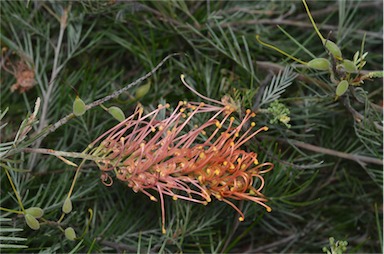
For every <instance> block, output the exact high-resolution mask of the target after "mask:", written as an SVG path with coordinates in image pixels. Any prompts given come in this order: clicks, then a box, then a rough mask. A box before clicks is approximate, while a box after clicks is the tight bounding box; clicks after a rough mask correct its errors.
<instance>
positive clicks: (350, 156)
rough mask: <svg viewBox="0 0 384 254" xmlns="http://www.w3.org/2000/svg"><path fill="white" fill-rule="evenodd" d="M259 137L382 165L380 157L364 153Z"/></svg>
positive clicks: (290, 140)
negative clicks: (351, 152) (345, 151)
mask: <svg viewBox="0 0 384 254" xmlns="http://www.w3.org/2000/svg"><path fill="white" fill-rule="evenodd" d="M259 138H262V139H268V140H277V141H279V142H284V143H289V144H291V145H295V146H297V147H301V148H304V149H307V150H310V151H313V152H317V153H322V154H327V155H331V156H336V157H339V158H343V159H347V160H352V161H356V162H357V163H359V164H361V163H372V164H377V165H383V160H382V159H378V158H372V157H368V156H364V155H358V154H350V153H344V152H340V151H336V150H332V149H329V148H324V147H320V146H315V145H311V144H308V143H304V142H302V141H297V140H293V139H287V140H285V139H280V138H278V139H275V138H273V137H269V136H266V135H263V136H261V135H260V136H259Z"/></svg>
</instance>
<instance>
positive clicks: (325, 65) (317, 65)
mask: <svg viewBox="0 0 384 254" xmlns="http://www.w3.org/2000/svg"><path fill="white" fill-rule="evenodd" d="M307 65H308V67H310V68H313V69H316V70H321V71H327V70H329V68H330V67H331V63H330V62H329V61H328V59H325V58H315V59H312V60H311V61H309V62H308V64H307Z"/></svg>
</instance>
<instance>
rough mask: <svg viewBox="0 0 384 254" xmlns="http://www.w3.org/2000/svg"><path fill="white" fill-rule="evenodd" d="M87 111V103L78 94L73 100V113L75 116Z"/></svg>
mask: <svg viewBox="0 0 384 254" xmlns="http://www.w3.org/2000/svg"><path fill="white" fill-rule="evenodd" d="M85 111H86V107H85V103H84V101H83V100H82V99H80V97H79V96H76V99H75V101H74V102H73V114H74V115H75V116H81V115H84V113H85Z"/></svg>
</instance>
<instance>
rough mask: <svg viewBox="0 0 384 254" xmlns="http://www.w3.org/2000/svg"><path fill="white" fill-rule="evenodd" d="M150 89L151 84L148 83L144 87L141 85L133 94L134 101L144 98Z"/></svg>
mask: <svg viewBox="0 0 384 254" xmlns="http://www.w3.org/2000/svg"><path fill="white" fill-rule="evenodd" d="M150 88H151V82H148V83H146V84H145V85H142V86H140V87H139V88H137V89H136V93H135V97H136V99H139V98H141V97H144V96H145V95H146V94H147V93H148V92H149V89H150Z"/></svg>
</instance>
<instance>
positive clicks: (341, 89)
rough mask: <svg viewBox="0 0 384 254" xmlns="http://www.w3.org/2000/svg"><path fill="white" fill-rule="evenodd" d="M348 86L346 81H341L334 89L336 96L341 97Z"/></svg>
mask: <svg viewBox="0 0 384 254" xmlns="http://www.w3.org/2000/svg"><path fill="white" fill-rule="evenodd" d="M348 87H349V84H348V81H346V80H342V81H340V83H339V84H338V85H337V87H336V95H337V96H342V95H343V94H344V93H345V92H346V91H347V90H348Z"/></svg>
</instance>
